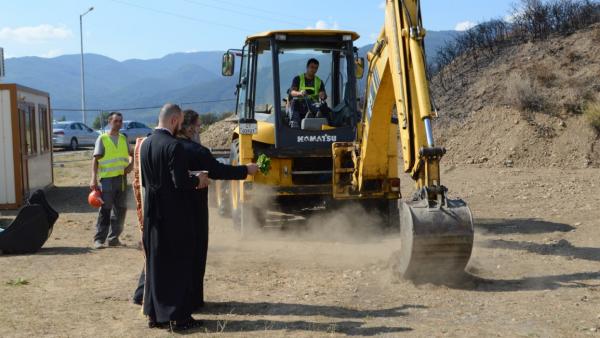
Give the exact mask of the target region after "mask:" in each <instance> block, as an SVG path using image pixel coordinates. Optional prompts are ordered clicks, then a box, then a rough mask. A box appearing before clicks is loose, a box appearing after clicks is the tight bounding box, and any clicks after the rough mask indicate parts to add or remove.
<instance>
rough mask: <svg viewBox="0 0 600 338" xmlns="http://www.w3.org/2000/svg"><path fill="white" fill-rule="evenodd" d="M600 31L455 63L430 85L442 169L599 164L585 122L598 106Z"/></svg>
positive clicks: (597, 146)
mask: <svg viewBox="0 0 600 338" xmlns="http://www.w3.org/2000/svg"><path fill="white" fill-rule="evenodd" d="M598 74H600V25H594V26H591V27H590V28H587V29H583V30H580V31H578V32H577V33H575V34H571V35H568V36H561V37H553V38H550V39H548V40H545V41H540V42H535V43H524V44H519V45H514V46H510V47H506V48H504V49H503V50H501V52H500V53H499V54H498V55H497V56H496V57H494V58H492V59H490V60H486V61H484V62H483V61H481V60H480V62H479V63H478V64H475V62H474V60H473V58H472V57H471V55H464V56H462V57H459V58H458V59H456V60H454V61H453V62H452V63H451V64H450V65H448V66H447V67H446V68H444V69H443V70H442V71H441V72H440V73H439V74H437V75H436V76H435V77H434V78H433V81H432V91H433V94H434V98H435V99H436V103H437V105H438V108H439V110H440V115H441V117H440V119H439V120H438V121H437V134H438V139H439V141H438V142H439V143H440V144H441V145H444V146H446V147H447V148H448V154H447V155H446V157H445V159H444V162H445V163H447V164H451V165H452V164H465V163H466V164H476V165H479V166H498V165H500V166H504V165H505V166H519V167H562V168H573V167H575V168H578V167H579V168H580V167H587V166H595V167H597V166H599V165H600V150H599V149H600V141H599V138H598V132H597V131H596V130H594V128H592V127H591V126H590V123H589V122H588V121H587V119H586V117H585V116H584V115H585V114H583V113H584V110H585V107H586V105H587V104H589V103H591V102H599V101H600V77H598Z"/></svg>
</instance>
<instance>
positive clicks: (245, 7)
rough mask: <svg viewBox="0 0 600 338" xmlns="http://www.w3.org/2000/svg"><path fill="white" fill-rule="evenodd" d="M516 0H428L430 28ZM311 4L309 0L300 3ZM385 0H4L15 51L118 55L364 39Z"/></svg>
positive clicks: (5, 38)
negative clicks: (313, 36)
mask: <svg viewBox="0 0 600 338" xmlns="http://www.w3.org/2000/svg"><path fill="white" fill-rule="evenodd" d="M514 1H515V0H494V1H481V0H479V1H476V0H452V1H450V0H423V1H422V3H423V5H422V6H423V19H424V23H425V28H426V29H429V30H454V29H457V28H458V29H463V28H465V27H469V26H470V25H472V24H474V23H476V22H481V21H484V20H486V19H490V18H501V17H504V16H506V14H507V13H508V11H509V10H510V9H511V8H512V3H513V2H514ZM299 4H303V5H299ZM382 5H383V0H319V1H318V0H303V1H297V0H296V1H285V0H277V1H276V0H256V1H247V0H169V1H166V0H162V1H161V0H145V1H144V0H83V1H81V0H37V1H36V0H19V1H13V0H10V1H9V0H3V1H1V5H0V47H4V49H5V51H4V52H5V55H6V56H7V57H17V56H42V57H54V56H58V55H63V54H75V53H79V14H81V13H83V12H85V11H86V10H87V8H89V7H90V6H94V8H95V9H94V10H93V11H92V12H90V13H89V14H87V15H86V16H85V17H84V48H85V51H86V53H87V52H90V53H98V54H103V55H106V56H109V57H112V58H114V59H117V60H125V59H132V58H138V59H150V58H159V57H162V56H164V55H166V54H170V53H175V52H192V51H209V50H224V49H227V48H235V47H240V45H241V44H242V42H243V40H244V38H245V36H246V35H249V34H252V33H256V32H261V31H265V30H270V29H286V28H307V27H319V28H339V29H349V30H354V31H357V32H358V33H359V34H360V35H361V40H360V41H359V43H358V45H364V44H367V43H370V42H372V41H373V40H374V37H375V36H376V34H377V33H378V32H379V30H380V29H381V26H382V24H383V10H382Z"/></svg>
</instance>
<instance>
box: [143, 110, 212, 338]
mask: <svg viewBox="0 0 600 338" xmlns="http://www.w3.org/2000/svg"><path fill="white" fill-rule="evenodd" d="M182 121H183V113H182V112H181V109H180V108H179V107H178V106H177V105H174V104H166V105H165V106H163V108H162V109H161V111H160V114H159V124H158V127H157V128H156V130H155V131H154V132H153V133H152V135H150V136H149V137H148V138H147V139H146V140H145V141H144V143H143V144H142V146H141V149H140V156H141V160H140V166H141V173H142V185H143V187H144V188H145V192H144V230H143V234H142V242H143V244H144V251H145V255H146V266H145V271H146V281H145V282H146V287H145V289H144V304H143V305H144V306H143V311H144V314H145V315H147V316H148V317H149V323H148V325H149V327H166V326H168V327H170V328H171V329H172V330H173V331H182V330H186V329H189V328H193V327H198V326H200V324H201V322H200V321H197V320H195V319H194V318H192V316H191V314H192V312H193V311H194V307H195V303H194V302H193V301H192V298H193V284H194V279H193V276H192V275H191V274H190V273H189V272H190V271H191V270H192V269H193V267H194V265H195V262H196V255H197V247H198V243H197V241H196V240H195V237H194V234H195V231H196V230H195V226H194V224H193V223H192V221H191V219H190V217H189V210H188V208H186V205H187V203H188V202H187V199H186V197H187V196H188V195H189V193H190V192H192V191H194V190H196V189H203V188H206V187H207V186H208V177H207V175H200V174H199V175H190V173H189V170H188V160H187V157H186V154H185V150H184V148H183V146H182V145H181V143H180V142H178V141H177V139H176V138H175V136H174V135H175V134H176V133H177V131H178V129H179V128H180V126H181V122H182Z"/></svg>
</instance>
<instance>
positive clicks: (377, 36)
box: [369, 33, 379, 42]
mask: <svg viewBox="0 0 600 338" xmlns="http://www.w3.org/2000/svg"><path fill="white" fill-rule="evenodd" d="M377 38H379V34H377V33H371V34H369V39H371V42H375V41H377Z"/></svg>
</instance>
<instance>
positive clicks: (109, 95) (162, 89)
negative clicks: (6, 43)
mask: <svg viewBox="0 0 600 338" xmlns="http://www.w3.org/2000/svg"><path fill="white" fill-rule="evenodd" d="M457 34H459V33H458V32H456V31H439V32H436V31H431V32H428V35H427V37H426V53H427V55H428V58H429V59H431V57H432V56H434V55H435V53H436V51H437V49H438V48H439V47H440V46H441V45H442V44H444V43H445V42H446V41H448V40H450V39H452V38H454V37H455V36H456V35H457ZM371 48H372V45H367V46H363V47H362V48H360V50H359V53H360V54H361V55H364V54H366V52H367V51H368V50H370V49H371ZM222 54H223V52H222V51H209V52H193V53H175V54H169V55H166V56H164V57H162V58H159V59H149V60H140V59H130V60H125V61H117V60H114V59H111V58H109V57H107V56H103V55H98V54H85V59H84V62H85V83H86V107H87V108H88V109H99V110H117V109H119V110H123V111H124V113H125V114H126V119H135V120H139V121H144V122H150V123H152V122H155V116H156V112H157V109H156V108H154V107H156V106H160V105H162V104H163V103H164V102H176V103H180V104H182V105H183V106H184V107H185V108H192V109H195V110H197V111H199V112H217V113H218V112H226V111H232V110H234V109H235V94H234V92H235V84H236V81H237V77H236V76H233V77H222V76H221V74H220V72H221V56H222ZM302 63H303V62H302ZM286 65H288V66H287V67H288V68H289V67H292V66H293V68H290V69H286V70H283V67H284V65H283V63H282V66H281V68H282V74H287V73H289V74H294V73H296V72H297V71H296V68H297V67H296V65H295V64H294V62H290V61H288V62H286ZM80 67H81V66H80V55H78V54H76V55H63V56H59V57H55V58H41V57H18V58H10V59H7V60H6V73H7V74H6V75H7V77H6V78H5V79H4V82H15V83H19V84H21V85H24V86H28V87H32V88H36V89H39V90H44V91H47V92H49V93H50V96H51V103H52V106H53V112H54V118H55V119H59V118H61V117H65V118H66V119H69V120H71V119H73V120H80V116H81V112H80V111H77V109H79V108H80V106H81V96H80V95H81V87H80ZM302 67H303V65H302ZM302 67H300V69H302ZM206 101H208V102H206ZM215 101H216V102H215ZM194 102H204V103H194ZM128 108H139V109H136V110H127V109H128ZM97 114H98V112H89V113H88V116H91V117H92V118H93V117H94V116H96V115H97ZM87 122H88V124H91V118H88V121H87Z"/></svg>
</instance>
